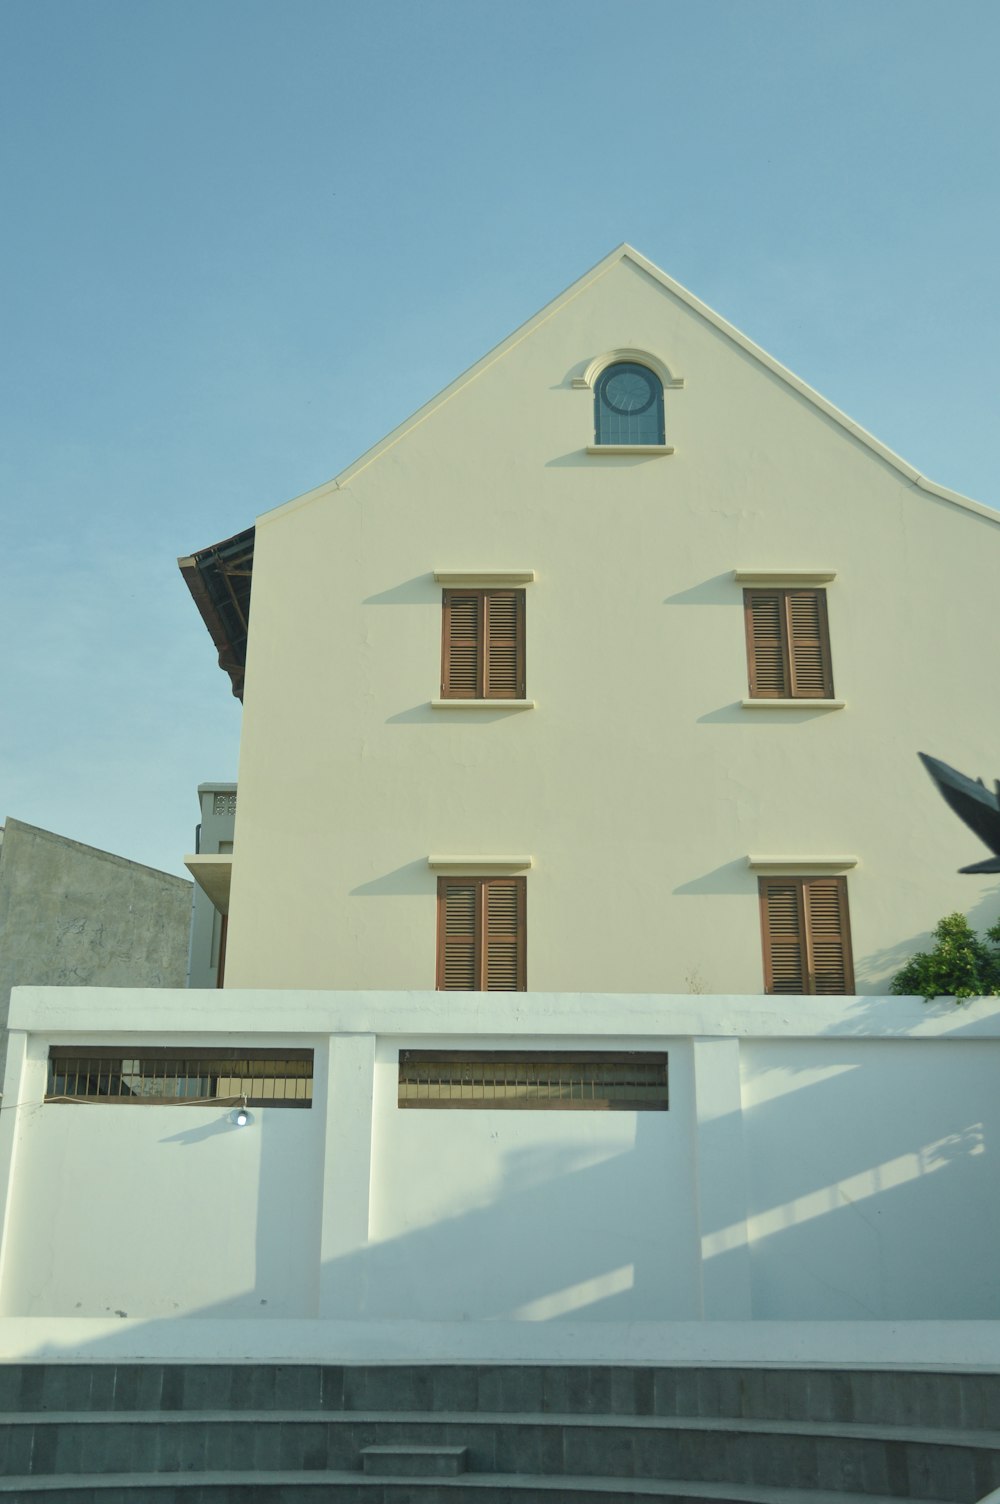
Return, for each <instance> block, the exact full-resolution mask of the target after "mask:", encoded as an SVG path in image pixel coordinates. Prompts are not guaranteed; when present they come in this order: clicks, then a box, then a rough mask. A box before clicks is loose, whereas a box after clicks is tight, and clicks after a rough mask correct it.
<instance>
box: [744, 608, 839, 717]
mask: <svg viewBox="0 0 1000 1504" xmlns="http://www.w3.org/2000/svg"><path fill="white" fill-rule="evenodd" d="M743 608H744V615H745V618H746V629H747V659H748V662H749V669H750V694H751V696H752V697H753V698H754V699H764V700H767V699H785V698H788V699H795V700H825V699H829V698H830V697H831V696H832V695H833V672H832V669H831V666H830V633H829V627H828V625H827V615H826V591H825V590H744V592H743Z"/></svg>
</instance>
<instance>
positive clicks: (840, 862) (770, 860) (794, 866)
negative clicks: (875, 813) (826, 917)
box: [747, 856, 858, 873]
mask: <svg viewBox="0 0 1000 1504" xmlns="http://www.w3.org/2000/svg"><path fill="white" fill-rule="evenodd" d="M857 865H858V858H857V857H856V856H748V857H747V866H748V867H749V868H750V870H751V871H752V872H788V873H798V872H817V873H819V872H847V871H848V870H849V869H850V868H851V867H856V866H857Z"/></svg>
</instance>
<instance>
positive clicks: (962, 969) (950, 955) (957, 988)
mask: <svg viewBox="0 0 1000 1504" xmlns="http://www.w3.org/2000/svg"><path fill="white" fill-rule="evenodd" d="M934 939H935V940H936V941H937V944H936V945H935V947H934V949H933V950H922V951H918V952H917V954H916V955H915V956H914V957H913V958H912V959H911V960H909V961H907V963H906V965H905V966H904V967H903V969H902V971H897V973H896V975H895V976H894V977H893V979H892V982H891V983H890V985H889V991H890V992H894V993H897V994H899V993H904V994H913V993H918V994H919V995H920V996H921V997H922V998H923V999H924V1001H925V1002H928V1003H929V1002H930V1000H931V998H934V997H953V998H955V1000H956V1001H958V1000H959V999H961V998H965V997H997V996H1000V923H998V924H994V925H993V926H992V928H990V929H988V930H987V931H986V939H985V940H980V938H979V936H978V935H977V934H976V932H975V930H974V929H973V928H972V926H971V925H970V923H969V921H968V920H967V919H966V917H965V915H964V914H946V915H945V917H944V918H943V919H942V920H941V922H940V923H939V924H938V926H937V928H936V929H935V931H934Z"/></svg>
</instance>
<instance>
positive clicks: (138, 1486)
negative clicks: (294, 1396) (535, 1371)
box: [0, 1471, 947, 1504]
mask: <svg viewBox="0 0 1000 1504" xmlns="http://www.w3.org/2000/svg"><path fill="white" fill-rule="evenodd" d="M0 1498H12V1499H14V1500H18V1501H20V1500H24V1501H25V1504H322V1501H326V1500H331V1501H339V1504H586V1501H588V1500H593V1501H594V1504H645V1501H646V1500H649V1499H666V1500H669V1501H670V1504H901V1500H900V1496H899V1495H898V1494H897V1495H877V1494H864V1495H862V1494H852V1493H840V1492H833V1493H832V1492H830V1491H828V1490H826V1491H824V1490H814V1491H809V1492H808V1493H803V1491H801V1490H799V1489H795V1490H788V1489H778V1488H766V1487H760V1486H757V1485H749V1484H747V1485H743V1484H718V1483H705V1482H697V1481H688V1480H680V1479H675V1480H672V1481H664V1480H660V1479H648V1478H647V1479H638V1478H616V1477H605V1478H588V1477H571V1476H565V1477H561V1478H553V1477H552V1476H551V1475H549V1476H545V1475H541V1476H537V1475H536V1476H532V1475H530V1474H527V1473H521V1474H518V1475H516V1476H513V1477H512V1476H511V1475H509V1474H504V1475H500V1476H498V1475H492V1476H490V1475H487V1474H480V1475H478V1476H475V1475H472V1474H465V1475H463V1476H461V1477H456V1478H387V1477H383V1478H371V1477H367V1476H366V1475H365V1474H363V1473H357V1472H343V1471H339V1472H338V1471H325V1472H316V1473H310V1474H308V1475H303V1474H301V1473H291V1472H285V1471H282V1472H269V1473H261V1472H257V1471H253V1472H242V1473H218V1472H215V1473H213V1472H190V1473H174V1474H161V1475H160V1476H159V1477H151V1476H150V1475H149V1474H148V1473H103V1474H83V1473H81V1474H78V1475H77V1476H75V1477H74V1478H73V1479H72V1480H70V1479H60V1480H58V1481H57V1480H54V1479H51V1478H38V1477H19V1478H14V1477H8V1478H0ZM923 1504H947V1501H946V1500H937V1499H929V1498H925V1499H924V1500H923Z"/></svg>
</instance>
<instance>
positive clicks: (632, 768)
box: [181, 248, 1000, 995]
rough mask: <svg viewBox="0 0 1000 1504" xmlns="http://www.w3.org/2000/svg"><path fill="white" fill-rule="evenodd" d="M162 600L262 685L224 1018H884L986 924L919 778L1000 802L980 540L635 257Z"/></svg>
mask: <svg viewBox="0 0 1000 1504" xmlns="http://www.w3.org/2000/svg"><path fill="white" fill-rule="evenodd" d="M181 562H182V568H183V569H184V572H185V576H186V578H188V580H189V582H190V583H191V584H192V589H193V592H194V594H195V598H196V600H198V603H199V605H200V607H201V609H202V611H203V614H205V618H206V621H207V622H208V624H209V627H210V630H211V631H212V633H213V637H214V639H215V641H216V643H217V645H218V646H219V648H220V661H223V662H224V663H225V665H226V667H227V668H228V671H229V672H230V674H231V675H232V676H233V679H234V685H237V687H238V688H239V689H242V681H243V672H244V667H245V670H246V688H245V711H244V728H243V739H242V749H241V761H240V775H239V776H240V799H241V807H240V822H239V846H238V855H237V858H236V860H235V864H234V867H233V873H232V909H231V915H230V924H229V934H228V949H227V963H226V976H225V982H226V986H228V987H296V988H301V987H322V988H337V989H361V990H369V989H394V988H405V989H409V988H418V989H422V988H429V987H434V986H435V985H437V986H444V987H447V988H453V987H459V988H463V987H473V988H483V987H486V988H490V989H493V988H497V989H500V990H509V989H524V988H527V989H529V990H531V991H556V992H574V991H596V992H662V993H685V992H694V993H741V994H756V993H760V992H762V991H777V992H790V993H798V992H802V991H818V992H854V991H857V992H860V993H862V994H868V995H877V994H880V993H882V992H884V991H885V990H886V989H887V986H888V983H889V981H890V979H891V977H892V975H893V973H894V972H895V971H896V970H897V969H898V967H899V965H900V964H901V962H902V961H903V960H904V959H905V958H906V957H907V956H909V955H910V954H912V952H913V950H914V949H915V948H916V947H917V946H918V945H919V944H920V943H921V941H922V939H923V938H925V937H926V935H927V933H928V932H929V930H930V929H931V928H932V927H933V925H934V923H935V922H936V920H937V919H938V918H939V917H940V916H941V915H942V914H944V913H946V912H949V911H952V910H955V909H963V910H966V911H968V910H970V909H971V910H972V912H973V918H974V919H975V920H976V921H978V922H980V923H982V922H984V921H986V922H988V921H989V920H992V919H995V918H996V900H995V883H994V882H992V881H991V880H990V879H988V878H980V879H975V878H969V877H960V876H958V875H957V871H956V869H957V868H958V867H959V866H961V865H963V864H965V863H967V862H968V861H969V860H970V850H969V835H968V833H967V832H966V831H965V830H964V829H963V828H962V827H961V826H960V825H959V824H958V822H957V821H955V820H954V819H951V818H949V817H948V816H947V813H946V811H945V810H944V809H943V808H942V806H941V803H940V800H939V799H938V798H937V796H936V795H935V793H934V790H933V788H932V787H931V785H930V784H929V783H928V781H927V777H926V774H925V773H924V772H923V770H922V768H921V766H920V764H919V762H918V760H917V756H916V754H917V751H918V750H924V751H928V752H931V753H933V754H935V755H937V756H940V757H942V758H944V759H945V760H946V761H948V762H952V763H954V764H956V765H957V766H959V767H961V768H963V769H964V770H966V771H968V772H971V773H978V772H983V773H986V774H990V773H991V772H993V771H995V769H994V768H993V763H994V762H995V761H996V759H997V756H998V752H997V749H998V748H1000V701H998V700H997V698H996V697H995V696H992V697H991V696H989V695H984V694H983V692H982V686H983V685H984V684H985V683H989V682H990V678H991V675H992V673H993V670H994V667H995V658H996V651H995V639H996V633H995V631H994V630H988V629H987V624H988V623H992V622H993V621H994V620H995V618H996V601H997V588H996V582H997V579H998V578H1000V514H998V513H997V512H995V511H993V510H990V509H988V508H986V507H983V506H980V505H978V504H977V503H975V502H969V501H966V500H964V499H963V498H962V497H959V496H957V495H956V494H955V493H953V492H950V491H947V490H944V489H942V488H941V487H938V486H935V485H932V484H931V483H930V482H928V481H927V480H925V479H924V478H923V477H922V476H920V475H918V474H917V473H916V472H915V471H914V470H913V469H912V468H911V467H910V466H908V465H907V464H905V463H904V462H903V461H902V460H900V459H898V458H897V457H896V456H894V455H892V454H891V453H890V452H889V451H888V450H886V449H885V448H884V447H883V446H882V445H881V444H879V443H878V442H877V441H876V440H874V439H872V438H871V437H870V436H869V435H867V434H865V433H864V432H863V431H862V430H860V429H859V428H858V427H857V426H856V425H855V424H854V423H852V422H851V421H850V420H849V419H847V418H845V417H843V415H841V414H840V413H838V412H837V411H836V410H835V409H833V408H832V407H831V406H830V405H829V404H828V403H827V402H825V401H824V399H822V398H821V397H818V396H817V395H816V394H815V393H813V392H811V391H810V390H809V389H808V388H807V387H806V386H804V385H803V383H802V382H801V381H799V380H798V379H797V378H796V377H794V376H792V375H791V374H789V373H788V372H787V371H785V370H784V369H783V368H782V367H780V366H779V365H777V363H776V362H775V361H773V360H772V359H771V358H770V357H769V356H768V355H766V354H765V353H764V352H763V351H761V350H759V349H758V348H757V347H756V346H755V345H753V344H751V342H750V341H749V340H747V339H746V338H745V337H744V336H743V335H741V334H740V333H739V332H738V331H736V330H734V329H733V328H732V327H731V326H729V325H728V324H726V323H725V322H724V321H723V320H722V319H720V318H719V317H718V316H717V315H716V314H714V313H712V312H711V311H710V310H709V309H707V308H706V307H705V306H704V305H703V304H701V303H699V302H698V301H697V299H695V298H694V297H692V296H691V294H690V293H688V292H686V291H684V289H682V288H680V287H678V285H677V284H676V283H674V282H672V281H671V280H670V279H669V278H668V277H666V276H664V274H663V273H662V272H660V271H659V270H658V269H657V268H656V267H654V266H652V265H651V264H650V263H649V262H648V261H646V260H645V259H644V258H643V257H641V256H639V255H638V254H637V253H636V252H634V251H632V250H630V249H628V248H622V249H621V250H619V251H616V252H615V253H614V254H613V255H611V256H609V257H608V258H607V259H606V260H605V261H603V262H601V263H600V264H599V265H598V266H597V267H596V268H595V269H594V270H593V271H592V272H590V273H588V274H587V275H586V276H585V277H583V278H582V279H581V280H580V281H579V282H577V283H575V284H574V285H573V286H572V287H571V288H570V289H569V290H568V291H567V292H566V293H564V294H563V295H562V296H561V297H560V298H557V299H556V300H555V302H554V303H552V304H550V305H549V306H548V307H547V308H545V309H544V310H543V311H542V312H541V313H540V314H538V315H537V316H536V317H535V318H534V319H532V320H530V321H529V322H528V323H527V324H526V325H524V326H523V327H522V328H521V329H519V330H518V331H517V332H516V333H515V334H513V335H512V336H511V337H510V338H509V339H508V340H506V341H505V342H504V343H503V344H502V345H500V346H499V347H498V348H497V349H496V350H494V351H493V352H492V353H491V354H490V355H488V356H487V357H485V359H484V360H482V361H481V362H480V363H479V364H478V365H477V366H475V367H473V369H472V370H471V371H469V372H467V373H466V374H465V375H464V376H462V377H460V378H459V379H458V380H457V381H456V382H454V383H453V385H452V386H450V387H448V388H447V390H446V391H445V392H443V393H442V394H441V395H440V396H439V397H437V398H435V399H434V400H433V401H432V402H430V403H428V404H427V406H426V407H424V408H422V409H421V411H420V412H419V413H417V414H416V416H415V417H414V418H412V419H410V420H409V421H408V422H407V423H404V424H403V425H402V427H401V428H399V429H397V430H395V432H393V433H392V434H390V435H389V437H388V438H387V439H385V440H383V442H382V443H380V444H378V445H376V446H375V448H374V449H372V450H370V451H369V452H368V453H367V454H365V455H363V456H362V458H361V459H359V460H358V461H356V462H355V463H354V464H353V465H351V466H349V467H348V469H347V470H345V471H344V472H343V473H342V474H341V475H339V476H338V477H337V478H336V479H335V480H333V481H331V482H330V483H329V484H328V485H326V486H321V487H320V488H319V489H318V490H316V491H313V492H311V493H310V494H308V495H307V496H304V497H301V498H299V499H298V500H296V501H293V502H290V503H288V504H287V505H286V506H284V507H280V508H279V509H278V510H277V511H274V512H271V513H269V514H267V515H265V516H264V517H262V518H261V519H259V521H258V523H257V525H256V530H255V531H254V530H253V529H251V530H248V531H247V532H246V533H243V534H240V535H239V536H238V537H237V538H235V539H230V540H227V542H226V543H224V544H219V545H216V546H214V547H213V548H211V549H206V550H204V551H203V552H202V553H201V554H197V555H194V556H192V558H190V559H187V560H182V561H181ZM251 571H252V577H253V612H252V617H250V620H249V638H248V639H247V634H246V623H247V617H248V615H249V598H250V574H251ZM247 642H248V646H247ZM974 855H975V852H974V850H973V852H972V853H971V856H972V857H974ZM762 913H763V933H762V918H761V916H762Z"/></svg>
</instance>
